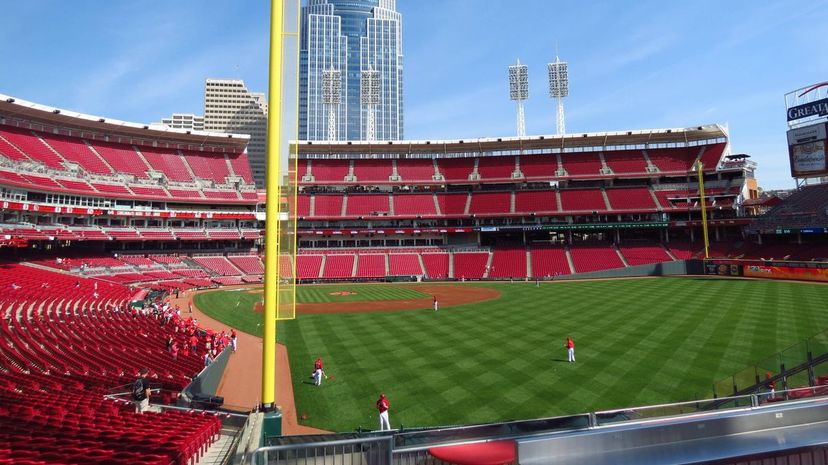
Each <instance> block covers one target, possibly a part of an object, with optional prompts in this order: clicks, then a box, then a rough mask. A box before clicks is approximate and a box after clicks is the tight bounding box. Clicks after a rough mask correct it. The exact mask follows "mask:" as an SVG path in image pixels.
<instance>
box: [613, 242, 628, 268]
mask: <svg viewBox="0 0 828 465" xmlns="http://www.w3.org/2000/svg"><path fill="white" fill-rule="evenodd" d="M612 249H613V250H615V253H617V254H618V258H620V259H621V263H623V264H624V266H625V267H629V266H630V263H629V262H628V261H627V258H626V257H624V254H623V253H621V249H619V248H618V244H615V243H613V244H612Z"/></svg>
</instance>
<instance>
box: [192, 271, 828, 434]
mask: <svg viewBox="0 0 828 465" xmlns="http://www.w3.org/2000/svg"><path fill="white" fill-rule="evenodd" d="M466 286H485V287H491V288H494V289H497V290H499V291H500V292H501V293H502V297H501V298H500V299H497V300H493V301H488V302H483V303H478V304H470V305H462V306H456V307H450V308H445V309H441V310H440V311H439V312H433V311H430V310H424V311H397V312H386V313H352V314H307V315H299V317H298V318H297V319H296V320H293V321H285V322H280V323H279V332H278V334H279V339H280V341H281V342H283V343H285V344H286V345H287V347H288V353H289V356H290V365H291V366H290V368H291V373H292V377H293V384H294V394H295V398H296V410H297V412H298V413H299V415H300V416H301V415H303V414H304V415H306V416H307V421H303V423H305V424H308V425H311V426H316V427H319V428H324V429H328V430H334V431H350V430H353V429H355V428H357V427H358V426H362V427H368V428H376V427H377V425H376V421H377V418H376V410H375V408H374V402H375V401H376V398H377V395H378V393H379V392H380V391H382V392H385V393H386V395H388V397H389V399H390V401H391V409H390V413H391V424H392V427H395V428H396V427H399V426H400V424H403V425H405V426H410V427H413V426H433V425H451V424H467V423H480V422H490V421H501V420H510V419H524V418H537V417H543V416H554V415H563V414H572V413H582V412H587V411H594V410H601V409H611V408H621V407H629V406H637V405H647V404H655V403H667V402H675V401H681V400H692V399H697V398H698V399H702V398H709V397H712V389H713V388H712V384H713V383H714V382H715V381H718V380H719V379H721V378H723V377H725V376H729V375H731V374H733V373H735V372H736V371H738V370H741V369H743V368H745V367H746V366H747V365H750V364H751V363H753V362H756V361H758V360H760V359H763V358H766V357H768V356H770V355H772V354H774V353H776V352H778V351H780V350H782V349H784V348H786V347H788V346H790V345H792V344H794V343H797V342H799V341H801V340H802V339H804V338H807V337H809V336H812V335H814V334H816V333H818V332H821V331H823V330H824V329H827V328H828V313H826V312H825V311H824V309H825V302H826V301H828V286H823V285H813V284H803V283H793V282H781V281H746V280H711V279H702V278H699V279H694V278H658V279H640V280H612V281H576V282H556V283H543V284H541V287H540V288H539V289H538V288H535V285H534V283H530V284H526V283H513V284H509V283H502V284H496V283H491V284H466ZM350 287H353V286H350ZM380 287H381V286H380ZM300 289H301V288H300ZM415 289H416V287H415ZM209 295H210V294H206V295H205V298H206V296H209ZM197 299H198V297H197ZM197 302H198V303H199V308H201V309H205V307H203V306H202V305H201V303H206V302H202V301H199V300H197ZM205 310H206V309H205ZM232 315H233V316H234V317H236V316H238V315H237V312H233V313H232ZM256 317H257V318H260V315H259V314H256ZM234 319H235V318H234ZM225 321H226V320H225ZM228 323H229V324H234V323H232V322H229V321H228ZM567 335H571V336H572V337H573V339H574V340H575V345H576V358H577V362H576V363H572V364H570V363H567V362H566V354H565V351H564V340H565V338H566V336H567ZM318 356H321V357H324V359H325V369H326V372H327V374H328V375H329V376H331V377H332V378H333V379H329V380H328V381H326V382H324V383H323V385H322V386H321V387H315V386H313V385H312V384H311V383H310V380H309V379H308V376H309V375H310V372H311V368H312V365H313V360H314V359H315V358H316V357H318Z"/></svg>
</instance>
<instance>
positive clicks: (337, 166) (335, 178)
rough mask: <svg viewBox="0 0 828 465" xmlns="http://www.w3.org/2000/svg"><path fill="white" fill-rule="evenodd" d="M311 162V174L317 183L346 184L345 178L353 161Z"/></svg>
mask: <svg viewBox="0 0 828 465" xmlns="http://www.w3.org/2000/svg"><path fill="white" fill-rule="evenodd" d="M310 162H311V173H313V178H314V181H315V182H317V183H321V182H345V176H347V175H348V170H349V168H350V166H351V160H311V161H310ZM299 174H300V175H301V174H302V173H299Z"/></svg>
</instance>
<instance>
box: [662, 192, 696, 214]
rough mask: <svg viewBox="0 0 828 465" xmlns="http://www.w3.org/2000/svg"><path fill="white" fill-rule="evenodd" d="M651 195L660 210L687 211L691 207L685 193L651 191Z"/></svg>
mask: <svg viewBox="0 0 828 465" xmlns="http://www.w3.org/2000/svg"><path fill="white" fill-rule="evenodd" d="M653 193H654V194H655V196H656V198H657V199H658V203H659V204H660V205H661V208H663V209H665V210H666V209H674V208H684V209H687V208H688V207H690V206H691V205H692V203H691V202H689V201H688V199H687V196H688V195H689V192H687V191H653Z"/></svg>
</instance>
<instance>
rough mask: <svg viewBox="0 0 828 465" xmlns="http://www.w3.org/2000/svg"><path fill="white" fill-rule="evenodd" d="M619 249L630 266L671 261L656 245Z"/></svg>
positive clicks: (636, 245) (621, 247)
mask: <svg viewBox="0 0 828 465" xmlns="http://www.w3.org/2000/svg"><path fill="white" fill-rule="evenodd" d="M619 249H621V254H622V255H624V259H625V260H627V263H628V264H629V265H630V266H636V265H649V264H651V263H663V262H669V261H672V258H670V255H668V254H667V252H666V251H665V250H664V249H663V248H661V246H660V245H658V244H631V245H621V246H619Z"/></svg>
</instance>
